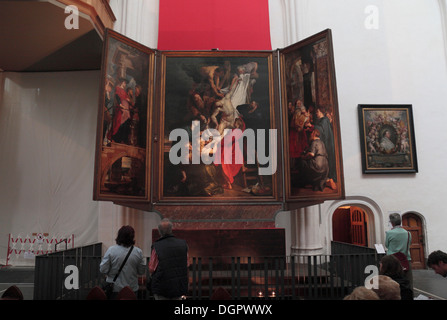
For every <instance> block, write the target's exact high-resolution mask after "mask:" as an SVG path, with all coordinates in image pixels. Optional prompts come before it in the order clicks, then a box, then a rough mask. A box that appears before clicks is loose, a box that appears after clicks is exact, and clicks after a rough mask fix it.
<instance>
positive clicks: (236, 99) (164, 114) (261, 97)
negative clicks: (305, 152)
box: [154, 51, 279, 204]
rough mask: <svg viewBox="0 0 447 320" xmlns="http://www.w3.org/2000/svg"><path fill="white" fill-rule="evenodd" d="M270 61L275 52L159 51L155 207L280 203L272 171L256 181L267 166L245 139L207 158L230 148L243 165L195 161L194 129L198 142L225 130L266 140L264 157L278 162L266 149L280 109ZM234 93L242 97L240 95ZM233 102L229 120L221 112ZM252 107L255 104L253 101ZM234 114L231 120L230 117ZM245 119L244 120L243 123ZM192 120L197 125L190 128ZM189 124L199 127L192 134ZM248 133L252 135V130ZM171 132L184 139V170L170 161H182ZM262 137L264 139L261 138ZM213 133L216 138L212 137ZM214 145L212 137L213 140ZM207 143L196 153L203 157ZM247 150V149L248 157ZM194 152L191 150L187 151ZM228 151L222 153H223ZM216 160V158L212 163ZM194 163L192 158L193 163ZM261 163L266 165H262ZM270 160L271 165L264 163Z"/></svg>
mask: <svg viewBox="0 0 447 320" xmlns="http://www.w3.org/2000/svg"><path fill="white" fill-rule="evenodd" d="M273 65H274V62H273V53H272V52H232V51H223V52H219V51H203V52H202V51H194V52H189V51H188V52H173V51H172V52H171V51H166V52H161V53H160V56H159V59H158V63H157V70H158V74H157V83H158V84H159V90H158V92H157V99H156V101H157V103H156V104H157V108H156V109H157V110H156V113H157V116H156V118H157V119H159V121H157V123H156V126H157V128H155V129H154V130H155V132H157V137H158V138H157V144H158V147H157V150H158V152H155V157H154V161H155V164H154V168H157V169H156V170H155V172H154V201H155V202H157V203H168V204H169V203H178V202H181V203H191V202H194V203H195V202H201V203H202V202H203V203H215V202H225V203H230V202H236V203H241V202H243V203H248V202H259V201H261V202H263V201H278V199H279V196H278V188H277V185H278V183H277V172H276V168H274V171H272V172H271V174H260V167H263V166H268V165H269V163H267V162H266V161H264V162H262V161H260V158H259V157H258V156H259V154H258V151H259V149H258V145H256V148H255V153H253V154H252V155H254V156H252V157H251V162H250V163H249V158H250V156H249V155H248V153H249V151H250V152H251V148H250V147H249V144H248V143H249V142H248V139H246V138H241V139H235V140H233V142H232V145H231V146H229V145H226V142H225V143H223V141H224V140H222V143H221V144H219V145H217V146H216V149H214V151H213V152H211V155H213V156H214V155H215V154H217V153H218V152H220V150H222V155H223V153H224V152H227V151H228V150H229V149H228V148H230V149H231V148H233V149H232V151H231V152H232V153H233V156H234V153H235V152H236V151H234V150H237V149H238V148H239V149H240V150H241V152H242V155H243V163H242V164H241V163H240V162H239V163H238V162H237V160H236V159H235V158H233V163H231V164H227V163H225V160H224V159H223V156H222V158H221V160H222V161H221V164H216V163H215V162H212V163H204V162H203V161H202V160H203V159H199V160H198V161H199V162H197V161H196V162H194V160H193V154H196V155H198V153H196V152H195V151H194V150H197V149H194V141H196V140H195V138H194V133H193V130H195V129H194V128H199V129H200V137H203V136H202V134H203V133H204V132H205V131H206V130H207V129H214V130H216V131H217V132H219V133H220V135H221V136H222V137H224V136H225V133H223V132H222V130H225V129H228V130H230V131H231V132H235V130H237V129H239V130H241V132H242V133H243V134H245V133H250V132H252V133H253V136H254V137H255V141H256V142H257V143H258V142H259V141H260V140H262V139H263V138H265V139H264V140H263V142H264V141H265V142H266V144H267V146H266V148H267V150H266V152H264V153H263V155H266V156H267V157H269V156H273V157H274V158H275V159H274V160H275V161H277V162H279V161H278V160H277V159H276V157H277V152H279V150H277V149H275V150H277V151H276V152H274V154H272V155H269V154H268V150H269V149H268V148H269V147H274V148H277V147H278V146H279V143H278V139H279V134H276V140H274V137H273V140H270V138H272V136H270V130H274V131H275V132H276V133H277V131H278V130H277V129H278V126H277V123H276V121H277V118H278V116H277V115H276V114H275V113H277V110H279V107H278V106H275V94H274V90H275V85H274V81H273V74H274V66H273ZM238 92H239V93H238ZM229 101H231V106H232V109H231V110H233V109H234V110H237V111H235V112H236V113H234V114H232V115H229V114H230V113H229V112H227V111H224V110H225V106H226V105H227V103H228V102H229ZM253 101H255V103H254V102H253ZM275 107H276V108H275ZM233 115H234V117H233ZM241 120H242V121H241ZM194 121H196V122H194ZM193 123H196V124H198V127H193ZM249 129H250V130H249ZM174 130H180V131H181V132H185V133H186V134H187V137H188V138H189V150H190V152H189V159H187V160H186V162H187V163H183V162H181V163H178V162H175V161H172V158H171V157H173V156H177V155H179V154H181V151H180V149H176V151H175V153H174V151H173V150H174V149H173V148H177V147H178V146H179V145H181V144H182V143H184V141H183V140H181V139H180V137H179V136H178V137H173V138H172V139H170V138H171V137H170V135H171V134H172V133H173V132H174ZM259 130H261V131H263V132H264V134H265V136H264V137H262V135H261V134H259ZM216 131H215V132H216ZM213 139H214V138H213ZM213 139H211V140H208V141H206V142H203V145H200V146H199V143H197V144H196V146H199V148H200V150H203V147H204V145H207V144H208V143H209V141H212V140H213ZM249 149H250V150H249ZM191 150H192V151H191ZM224 150H225V151H224ZM218 157H220V155H216V158H218ZM197 159H198V158H196V160H197ZM264 159H265V158H264ZM269 161H270V160H269Z"/></svg>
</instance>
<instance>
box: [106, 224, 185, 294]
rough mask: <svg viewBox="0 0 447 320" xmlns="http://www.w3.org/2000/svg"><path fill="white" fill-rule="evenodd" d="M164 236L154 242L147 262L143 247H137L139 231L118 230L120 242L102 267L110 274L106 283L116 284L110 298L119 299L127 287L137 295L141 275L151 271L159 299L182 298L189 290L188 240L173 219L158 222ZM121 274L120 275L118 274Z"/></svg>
mask: <svg viewBox="0 0 447 320" xmlns="http://www.w3.org/2000/svg"><path fill="white" fill-rule="evenodd" d="M158 231H159V233H160V238H159V239H158V240H157V241H155V242H154V243H153V245H152V251H151V258H150V260H149V264H148V265H147V264H146V262H145V259H144V257H143V252H142V250H141V249H140V248H138V247H135V246H134V244H135V230H134V229H133V228H132V227H131V226H123V227H121V229H120V230H119V231H118V236H117V238H116V240H115V241H116V245H113V246H111V247H109V248H108V249H107V251H106V253H105V255H104V257H103V259H102V261H101V264H100V266H99V270H100V272H101V273H103V274H106V275H107V276H106V280H105V281H106V283H105V285H104V287H106V286H107V285H108V284H109V285H110V284H111V283H113V290H112V293H111V295H110V296H109V299H115V298H116V297H117V295H118V293H119V292H120V291H121V290H122V289H123V288H125V287H127V286H128V287H130V288H131V289H132V290H133V291H134V293H135V294H136V293H137V291H138V287H139V284H138V277H139V276H142V275H144V274H145V273H146V270H147V268H149V272H150V283H149V284H148V289H149V290H150V291H151V292H152V294H153V296H154V298H155V299H156V300H179V299H181V298H182V297H183V296H185V295H186V294H187V291H188V246H187V244H186V241H185V240H182V239H178V238H176V237H175V236H174V235H173V233H172V222H171V221H170V220H169V219H163V220H161V222H160V224H159V225H158ZM117 274H119V276H118V277H116V275H117Z"/></svg>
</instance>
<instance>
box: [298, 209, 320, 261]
mask: <svg viewBox="0 0 447 320" xmlns="http://www.w3.org/2000/svg"><path fill="white" fill-rule="evenodd" d="M318 208H319V207H318V205H316V206H311V207H305V208H300V209H296V210H293V211H291V223H292V226H291V233H292V243H291V255H298V256H299V255H314V254H321V253H322V249H323V245H322V241H321V233H320V213H319V210H318Z"/></svg>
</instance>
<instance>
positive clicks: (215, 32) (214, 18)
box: [157, 0, 272, 51]
mask: <svg viewBox="0 0 447 320" xmlns="http://www.w3.org/2000/svg"><path fill="white" fill-rule="evenodd" d="M157 49H158V50H211V49H219V50H242V51H243V50H271V49H272V48H271V42H270V24H269V8H268V0H224V1H222V0H221V1H217V0H188V1H185V0H160V3H159V22H158V48H157Z"/></svg>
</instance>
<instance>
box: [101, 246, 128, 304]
mask: <svg viewBox="0 0 447 320" xmlns="http://www.w3.org/2000/svg"><path fill="white" fill-rule="evenodd" d="M132 250H133V246H132V247H130V249H129V252H127V255H126V257H125V258H124V261H123V263H122V264H121V266H120V268H119V270H118V273H117V274H116V275H115V277H114V278H113V282H107V281H106V282H105V284H104V285H103V287H102V289H103V290H104V292H105V294H106V296H107V299H110V298H111V297H112V294H113V288H114V287H115V281H116V279H117V278H118V276H119V274H120V272H121V270H122V269H123V267H124V265H125V264H126V261H127V258H129V256H130V253H131V252H132Z"/></svg>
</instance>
